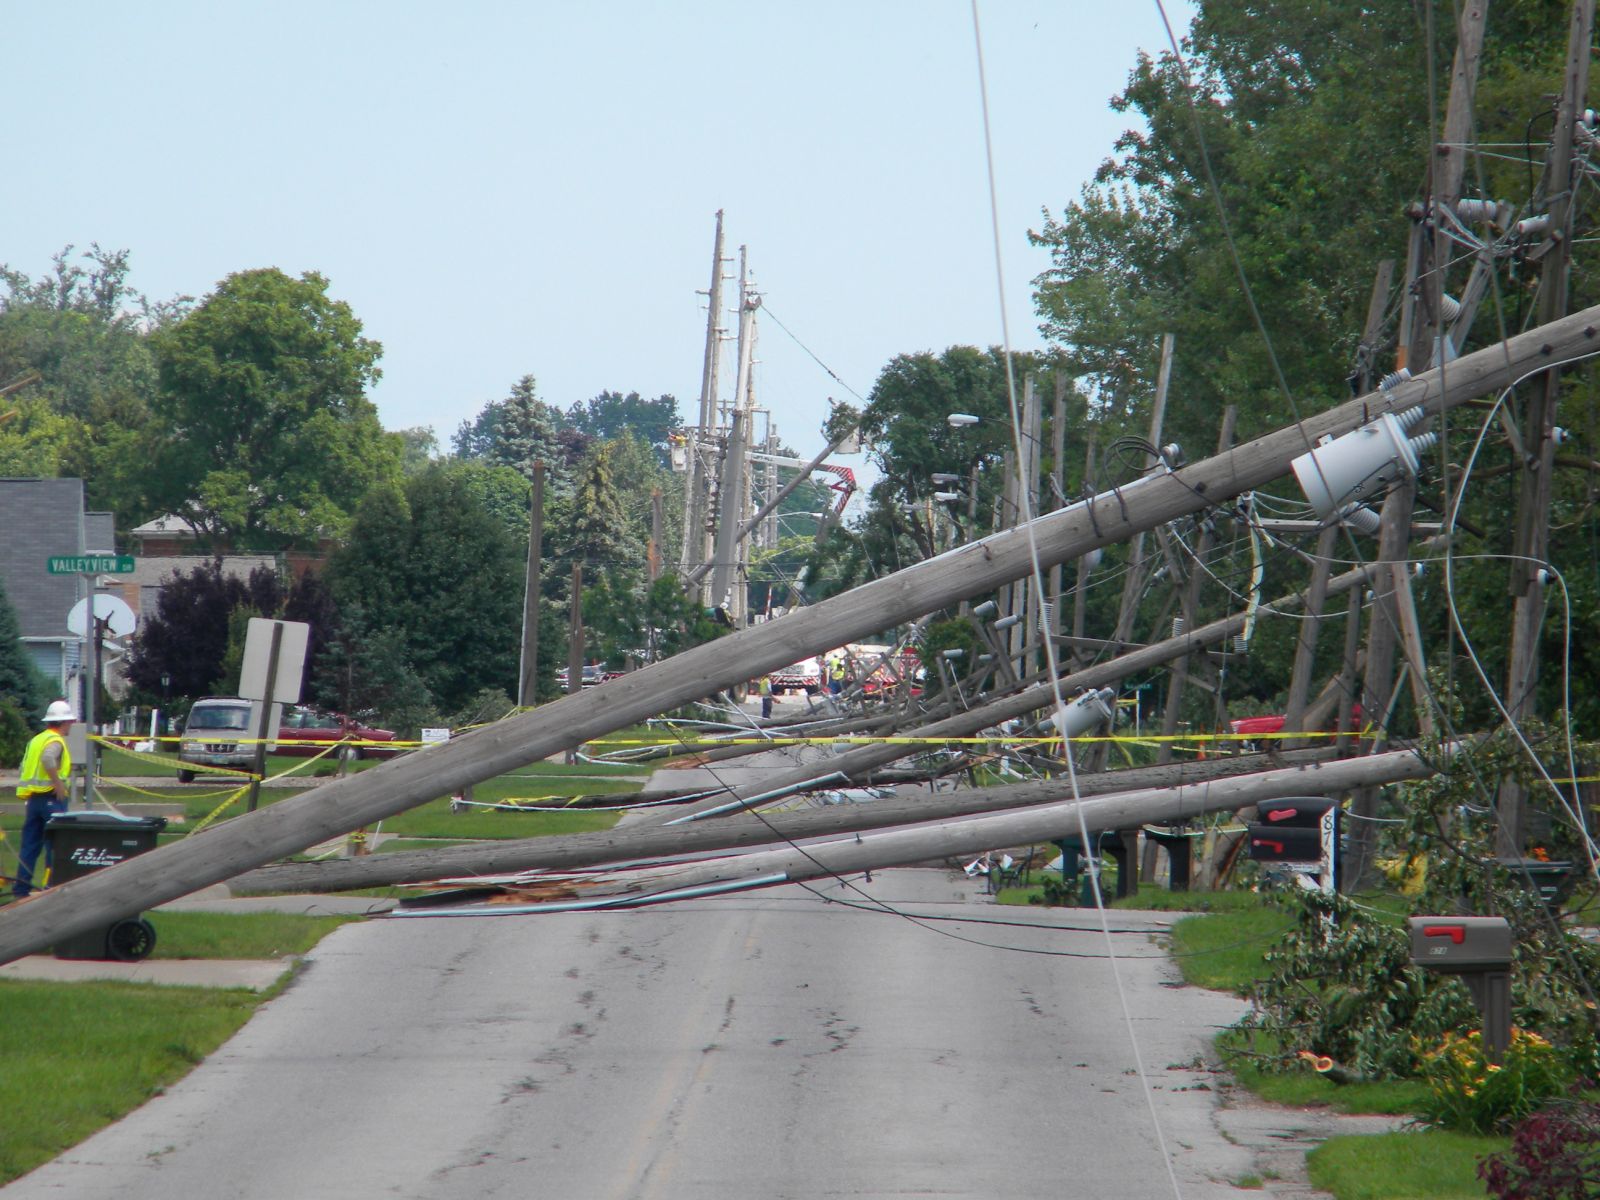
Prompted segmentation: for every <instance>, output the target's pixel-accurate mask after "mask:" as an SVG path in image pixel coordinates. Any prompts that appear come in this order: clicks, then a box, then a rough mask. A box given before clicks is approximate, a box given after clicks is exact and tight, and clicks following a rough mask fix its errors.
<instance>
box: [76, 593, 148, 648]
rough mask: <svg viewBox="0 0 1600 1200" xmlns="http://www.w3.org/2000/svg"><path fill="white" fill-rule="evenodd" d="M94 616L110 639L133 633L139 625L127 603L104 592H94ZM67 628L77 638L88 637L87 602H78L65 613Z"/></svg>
mask: <svg viewBox="0 0 1600 1200" xmlns="http://www.w3.org/2000/svg"><path fill="white" fill-rule="evenodd" d="M94 615H95V616H96V617H98V618H99V619H100V620H102V621H104V622H105V625H106V629H107V631H108V632H109V633H110V634H111V636H112V637H122V636H124V635H125V634H129V633H132V632H133V629H134V626H136V625H137V624H138V623H139V618H138V617H136V616H135V615H134V613H133V609H131V608H129V607H128V605H127V603H126V602H125V601H124V600H122V599H121V598H120V597H118V596H110V595H107V594H106V593H104V592H96V593H95V597H94ZM67 628H68V629H70V630H71V631H72V632H73V633H75V634H77V635H78V636H79V637H88V636H89V602H88V601H87V600H79V601H78V602H77V603H76V604H74V605H73V606H72V609H71V611H70V612H68V613H67Z"/></svg>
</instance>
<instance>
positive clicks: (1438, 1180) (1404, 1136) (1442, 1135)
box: [1306, 1129, 1511, 1200]
mask: <svg viewBox="0 0 1600 1200" xmlns="http://www.w3.org/2000/svg"><path fill="white" fill-rule="evenodd" d="M1510 1144H1511V1141H1510V1139H1509V1138H1503V1137H1501V1138H1495V1137H1475V1136H1473V1135H1471V1134H1465V1133H1449V1132H1446V1131H1444V1130H1440V1129H1424V1130H1417V1131H1415V1132H1401V1133H1381V1134H1371V1135H1365V1136H1354V1137H1335V1138H1329V1139H1328V1140H1327V1141H1326V1142H1324V1143H1322V1145H1320V1146H1318V1147H1317V1148H1316V1149H1315V1150H1313V1151H1311V1152H1310V1153H1309V1154H1308V1155H1306V1163H1307V1166H1308V1169H1309V1171H1310V1175H1311V1184H1312V1186H1313V1187H1318V1188H1321V1189H1322V1190H1323V1191H1326V1192H1332V1193H1333V1195H1334V1196H1335V1197H1336V1200H1483V1197H1484V1196H1485V1195H1486V1194H1487V1193H1486V1192H1485V1190H1484V1186H1483V1184H1482V1182H1480V1181H1479V1179H1478V1160H1479V1159H1480V1158H1482V1157H1483V1156H1484V1155H1487V1154H1493V1153H1496V1152H1498V1151H1501V1150H1505V1149H1506V1148H1508V1147H1509V1146H1510Z"/></svg>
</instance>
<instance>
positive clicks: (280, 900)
mask: <svg viewBox="0 0 1600 1200" xmlns="http://www.w3.org/2000/svg"><path fill="white" fill-rule="evenodd" d="M394 906H395V901H393V900H388V899H379V898H374V897H362V896H314V895H313V896H240V897H237V898H236V897H234V896H233V895H232V893H230V892H229V891H228V887H227V885H226V884H220V883H219V884H216V885H215V886H213V887H209V888H205V889H204V890H202V891H199V892H196V893H195V894H194V895H192V896H185V897H184V898H183V899H182V900H174V901H173V902H172V903H170V904H163V905H161V906H160V907H159V908H157V909H154V910H152V911H153V914H154V916H153V919H152V920H151V924H153V925H154V926H155V927H156V930H157V936H158V938H159V934H160V929H161V918H160V914H161V913H164V912H221V913H257V912H281V913H294V914H298V915H302V916H311V917H331V916H375V915H377V914H380V913H385V912H388V911H389V910H390V909H392V908H394ZM299 962H300V957H299V956H298V955H288V956H286V957H284V958H274V959H232V958H147V959H144V960H143V961H141V962H131V963H127V962H112V961H104V960H100V959H79V958H56V957H54V956H52V955H48V954H31V955H29V956H27V957H26V958H20V959H18V960H17V961H15V962H10V963H6V964H4V965H0V979H38V980H48V981H52V982H56V983H76V982H79V981H83V980H113V981H116V982H120V983H158V984H166V985H170V986H173V987H212V988H248V989H249V990H250V991H253V992H262V991H266V990H267V989H268V988H270V987H272V986H274V985H275V984H276V983H277V982H278V981H279V980H280V979H282V978H283V977H284V976H285V975H287V974H289V973H290V972H292V971H293V970H294V969H295V967H296V966H297V965H298V964H299Z"/></svg>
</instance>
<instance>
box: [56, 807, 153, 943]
mask: <svg viewBox="0 0 1600 1200" xmlns="http://www.w3.org/2000/svg"><path fill="white" fill-rule="evenodd" d="M166 827H167V821H166V818H165V817H124V816H119V815H118V814H116V813H109V812H84V811H80V812H64V813H57V814H56V815H55V816H53V817H51V818H50V820H49V823H48V824H46V825H45V827H44V834H45V838H46V839H47V840H48V842H49V845H50V855H51V866H50V882H51V883H52V884H58V883H71V882H72V881H73V880H74V879H77V878H78V877H79V876H82V875H87V874H89V873H90V872H91V871H98V870H100V868H102V867H111V866H115V865H116V864H117V863H119V862H121V861H122V860H123V859H125V858H132V857H133V856H134V855H136V854H143V853H144V852H145V851H146V850H153V849H155V844H156V835H157V834H159V833H160V832H161V831H162V830H163V829H165V828H166ZM155 945H156V931H155V928H154V927H153V926H152V925H151V924H150V922H149V921H146V920H145V919H144V918H143V917H140V916H135V917H127V918H124V919H123V920H120V921H117V922H114V923H113V924H111V925H104V926H101V927H100V928H98V929H91V930H88V931H87V932H85V933H80V934H78V935H77V936H75V937H70V938H67V939H66V940H64V941H61V942H57V943H56V946H55V956H56V957H57V958H98V959H116V960H118V961H121V962H137V961H138V960H139V959H141V958H145V957H146V956H148V955H149V953H150V951H152V950H154V949H155Z"/></svg>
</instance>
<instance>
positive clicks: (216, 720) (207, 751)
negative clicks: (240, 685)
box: [178, 696, 256, 783]
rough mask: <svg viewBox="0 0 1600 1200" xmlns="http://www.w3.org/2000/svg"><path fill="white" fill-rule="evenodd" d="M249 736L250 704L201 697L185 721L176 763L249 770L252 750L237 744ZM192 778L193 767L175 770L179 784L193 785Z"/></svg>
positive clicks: (231, 697) (228, 697)
mask: <svg viewBox="0 0 1600 1200" xmlns="http://www.w3.org/2000/svg"><path fill="white" fill-rule="evenodd" d="M249 736H250V701H248V700H241V699H240V698H239V697H237V696H202V697H201V698H200V699H198V700H196V701H195V702H194V707H192V708H191V709H190V710H189V715H188V717H186V718H185V719H184V722H183V737H182V738H181V739H180V740H179V742H178V761H179V762H180V763H194V764H195V765H197V766H201V767H231V768H233V769H234V770H249V768H250V767H251V766H252V765H253V764H254V763H255V760H256V756H255V748H254V747H253V746H252V745H250V744H249V743H248V742H247V741H241V740H240V739H247V738H249ZM194 777H195V771H194V768H193V767H188V768H185V767H179V768H178V782H179V783H192V782H193V781H194Z"/></svg>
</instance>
